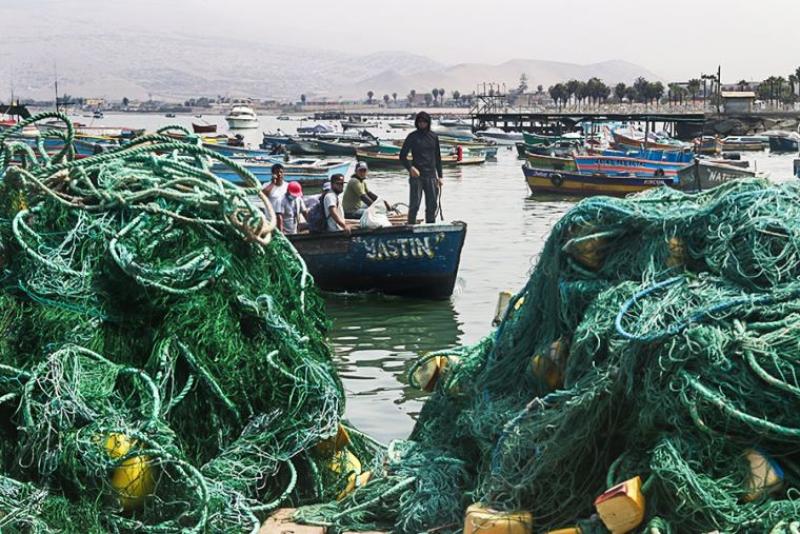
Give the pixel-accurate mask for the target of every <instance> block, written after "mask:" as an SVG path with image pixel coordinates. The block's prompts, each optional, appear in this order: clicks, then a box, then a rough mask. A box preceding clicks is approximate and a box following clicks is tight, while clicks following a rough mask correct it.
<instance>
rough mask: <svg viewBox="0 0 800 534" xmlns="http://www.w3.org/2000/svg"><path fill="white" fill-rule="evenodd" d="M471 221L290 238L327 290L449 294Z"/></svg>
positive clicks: (431, 295) (427, 295) (440, 296)
mask: <svg viewBox="0 0 800 534" xmlns="http://www.w3.org/2000/svg"><path fill="white" fill-rule="evenodd" d="M466 232H467V225H466V223H463V222H453V223H450V224H425V225H401V226H391V227H386V228H378V229H375V230H353V231H352V233H351V234H350V235H347V234H345V233H344V232H330V233H321V234H308V233H306V234H296V235H291V236H289V240H290V241H291V242H292V244H293V245H294V246H295V248H296V249H297V251H298V252H299V253H300V255H301V256H302V257H303V259H304V260H305V262H306V265H307V266H308V269H309V271H310V272H311V274H312V275H313V277H314V282H315V283H316V284H317V285H318V286H319V287H320V288H322V289H324V290H327V291H352V292H360V291H377V292H381V293H386V294H390V295H401V296H408V297H419V298H429V299H446V298H448V297H450V295H452V293H453V288H454V287H455V283H456V277H457V275H458V266H459V263H460V261H461V250H462V248H463V246H464V239H465V236H466Z"/></svg>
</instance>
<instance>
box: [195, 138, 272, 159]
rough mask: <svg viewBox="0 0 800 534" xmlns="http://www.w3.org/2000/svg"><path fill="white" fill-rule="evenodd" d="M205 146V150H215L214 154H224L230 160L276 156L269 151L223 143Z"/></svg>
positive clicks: (206, 144) (204, 144) (205, 144)
mask: <svg viewBox="0 0 800 534" xmlns="http://www.w3.org/2000/svg"><path fill="white" fill-rule="evenodd" d="M203 146H204V147H205V148H208V149H209V150H213V151H214V152H216V153H218V154H222V155H223V156H225V157H228V158H247V159H254V158H264V159H269V158H271V157H273V156H274V154H272V153H271V152H269V151H267V150H262V149H260V148H249V147H241V146H231V145H227V144H222V143H207V142H204V143H203Z"/></svg>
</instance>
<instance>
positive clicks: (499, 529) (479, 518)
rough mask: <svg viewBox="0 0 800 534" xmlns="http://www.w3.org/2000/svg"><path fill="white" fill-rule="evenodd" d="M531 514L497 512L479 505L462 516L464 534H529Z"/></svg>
mask: <svg viewBox="0 0 800 534" xmlns="http://www.w3.org/2000/svg"><path fill="white" fill-rule="evenodd" d="M531 532H533V514H531V513H530V512H498V511H496V510H492V509H491V508H488V507H486V506H483V505H481V504H479V503H476V504H473V505H471V506H470V507H469V508H467V512H466V514H464V534H530V533H531Z"/></svg>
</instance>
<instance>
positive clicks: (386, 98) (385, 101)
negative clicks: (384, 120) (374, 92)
mask: <svg viewBox="0 0 800 534" xmlns="http://www.w3.org/2000/svg"><path fill="white" fill-rule="evenodd" d="M389 100H391V97H390V96H389V95H383V103H384V104H386V105H387V106H388V105H389Z"/></svg>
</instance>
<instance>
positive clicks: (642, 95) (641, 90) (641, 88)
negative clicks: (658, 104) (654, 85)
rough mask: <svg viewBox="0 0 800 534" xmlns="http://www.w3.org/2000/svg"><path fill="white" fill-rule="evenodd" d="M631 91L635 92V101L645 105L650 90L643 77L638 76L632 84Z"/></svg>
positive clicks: (648, 83)
mask: <svg viewBox="0 0 800 534" xmlns="http://www.w3.org/2000/svg"><path fill="white" fill-rule="evenodd" d="M633 89H634V91H636V101H637V102H645V103H647V101H648V100H649V98H648V97H649V95H650V93H649V91H648V89H650V82H648V81H647V80H646V79H645V78H644V77H642V76H639V77H638V78H636V80H635V81H634V82H633Z"/></svg>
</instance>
